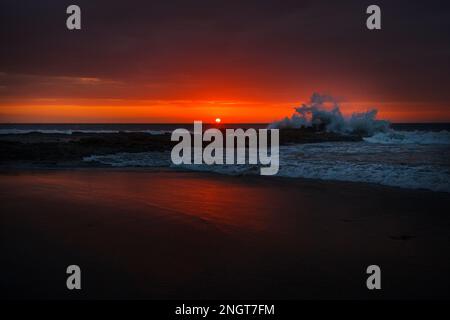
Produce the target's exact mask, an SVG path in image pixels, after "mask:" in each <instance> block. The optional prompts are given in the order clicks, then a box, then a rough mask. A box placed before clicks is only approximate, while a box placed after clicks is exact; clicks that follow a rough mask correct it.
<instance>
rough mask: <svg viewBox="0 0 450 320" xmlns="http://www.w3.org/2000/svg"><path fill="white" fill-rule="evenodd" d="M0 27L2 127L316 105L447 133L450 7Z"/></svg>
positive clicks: (91, 19)
mask: <svg viewBox="0 0 450 320" xmlns="http://www.w3.org/2000/svg"><path fill="white" fill-rule="evenodd" d="M374 3H376V4H377V5H379V6H380V8H381V12H382V29H381V30H375V31H370V30H368V29H367V28H366V19H367V17H368V15H367V14H366V12H365V11H366V8H367V6H368V5H370V4H374ZM71 4H77V5H78V6H80V8H81V26H82V29H81V30H77V31H70V30H68V29H67V28H66V19H67V16H68V15H67V14H66V8H67V6H69V5H71ZM0 23H1V24H2V28H1V31H0V43H1V49H0V122H2V123H17V122H24V123H102V122H103V123H104V122H111V123H119V122H123V123H158V122H166V123H177V122H192V121H193V120H203V121H205V122H212V121H213V120H214V119H215V118H216V117H220V118H222V120H223V122H246V123H252V122H253V123H256V122H270V121H273V120H276V119H280V118H282V117H284V116H290V115H291V114H292V113H293V108H294V107H295V106H298V105H300V104H301V103H302V102H306V101H307V100H308V99H309V97H310V96H311V94H312V93H314V92H320V93H324V94H328V95H331V96H333V97H335V98H337V99H338V100H339V101H341V104H342V111H343V112H344V114H346V115H349V114H351V113H352V112H357V111H365V110H367V109H371V108H377V109H378V110H379V118H383V119H388V120H390V121H393V122H446V121H447V122H450V102H449V101H450V90H449V88H450V72H449V71H450V59H449V58H450V41H449V39H450V3H449V2H448V1H433V0H432V1H401V0H397V1H392V0H391V1H375V2H373V1H364V0H362V1H357V0H343V1H323V0H317V1H307V0H287V1H282V0H270V1H269V0H239V1H234V0H164V1H156V0H155V1H154V0H147V1H143V0H136V1H133V0H127V1H125V0H122V1H117V0H108V1H92V0H70V1H65V0H59V1H51V0H40V1H35V0H28V1H26V0H2V1H1V3H0Z"/></svg>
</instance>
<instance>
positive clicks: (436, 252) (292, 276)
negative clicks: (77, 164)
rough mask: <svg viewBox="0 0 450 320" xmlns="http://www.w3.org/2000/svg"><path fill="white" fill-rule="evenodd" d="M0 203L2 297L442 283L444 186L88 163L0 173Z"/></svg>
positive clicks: (374, 294) (328, 295)
mask: <svg viewBox="0 0 450 320" xmlns="http://www.w3.org/2000/svg"><path fill="white" fill-rule="evenodd" d="M0 203H1V205H0V209H1V210H0V212H1V229H0V236H1V241H0V249H1V253H2V254H1V257H0V265H1V272H2V276H1V280H0V281H1V282H0V283H1V293H2V298H9V299H23V298H37V299H54V298H56V299H100V298H102V299H105V298H113V299H122V298H126V299H216V298H223V299H271V298H274V299H324V298H325V299H351V298H356V299H372V298H374V299H380V298H385V299H391V298H393V299H397V298H400V299H405V298H449V297H450V293H449V288H450V275H449V273H448V270H450V250H449V247H450V246H449V245H450V232H449V230H450V228H449V227H450V216H449V214H448V213H449V212H450V210H449V209H450V195H449V194H446V193H437V192H429V191H420V190H405V189H400V188H390V187H382V186H376V185H370V184H359V183H341V182H324V181H314V180H305V179H284V178H274V177H261V176H253V177H249V176H246V177H229V176H222V175H216V174H208V173H194V172H173V171H172V172H169V171H160V172H156V171H149V170H114V169H104V168H98V169H76V170H61V169H58V170H34V171H31V170H20V171H7V172H3V173H0ZM71 264H76V265H79V266H80V267H81V270H82V290H80V291H69V290H67V289H66V277H67V275H66V267H67V266H68V265H71ZM371 264H376V265H379V266H380V267H381V271H382V280H381V283H382V289H381V290H379V291H369V290H368V289H367V288H366V278H367V275H366V268H367V266H369V265H371Z"/></svg>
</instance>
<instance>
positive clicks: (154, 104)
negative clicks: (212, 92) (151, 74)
mask: <svg viewBox="0 0 450 320" xmlns="http://www.w3.org/2000/svg"><path fill="white" fill-rule="evenodd" d="M306 101H307V98H305V100H304V101H292V102H283V103H273V102H270V101H269V102H264V101H241V100H155V101H148V100H142V101H135V100H130V101H120V100H119V101H108V100H105V101H101V102H99V101H95V100H94V101H91V100H82V101H80V100H73V101H72V100H65V99H41V100H39V99H37V100H33V101H27V102H26V103H20V102H19V103H17V104H15V103H14V104H10V105H7V104H6V105H1V106H0V121H1V122H2V123H189V122H192V121H194V120H202V121H204V122H213V121H214V119H215V118H216V117H220V118H221V119H222V121H223V122H224V123H239V122H240V123H266V122H271V121H273V120H278V119H281V118H283V117H285V116H290V115H291V114H292V113H293V112H294V110H293V107H294V106H299V105H300V103H301V102H306ZM373 107H376V108H377V109H378V110H379V113H378V118H379V119H388V120H390V121H392V122H435V121H436V119H439V120H440V121H441V122H445V121H449V120H450V113H449V112H447V111H443V110H446V109H445V108H443V107H442V106H435V109H433V108H432V107H430V106H427V105H425V104H421V103H408V102H404V103H403V102H395V103H376V102H364V101H361V102H343V103H342V104H341V108H342V111H343V113H344V115H350V114H351V113H353V112H361V111H366V110H369V109H371V108H373Z"/></svg>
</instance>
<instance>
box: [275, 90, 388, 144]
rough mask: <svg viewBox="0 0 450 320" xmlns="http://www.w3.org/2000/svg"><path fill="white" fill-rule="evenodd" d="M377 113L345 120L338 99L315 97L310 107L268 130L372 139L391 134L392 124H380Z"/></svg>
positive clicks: (356, 115) (326, 96)
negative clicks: (311, 130)
mask: <svg viewBox="0 0 450 320" xmlns="http://www.w3.org/2000/svg"><path fill="white" fill-rule="evenodd" d="M377 112H378V111H377V110H376V109H372V110H369V111H367V112H360V113H353V114H352V115H351V117H350V118H345V117H344V116H343V115H342V113H341V109H340V106H339V103H338V101H337V100H336V99H334V98H333V97H331V96H329V95H324V94H320V93H314V94H313V95H312V96H311V98H310V100H309V102H308V103H304V104H302V105H301V106H300V107H297V108H295V113H294V114H293V115H292V116H291V117H290V118H288V117H286V118H284V119H282V120H280V121H276V122H273V123H271V124H270V125H269V129H283V128H302V127H306V128H307V127H311V128H315V129H317V130H323V131H328V132H336V133H343V134H361V135H364V136H371V135H373V134H375V133H377V132H386V131H388V130H389V125H390V123H389V121H385V120H377V119H376V116H377Z"/></svg>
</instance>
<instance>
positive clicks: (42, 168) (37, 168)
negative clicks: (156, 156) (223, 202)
mask: <svg viewBox="0 0 450 320" xmlns="http://www.w3.org/2000/svg"><path fill="white" fill-rule="evenodd" d="M58 171H73V172H76V171H93V172H96V171H98V172H101V171H106V172H108V171H109V172H143V173H160V172H164V173H173V174H176V173H186V174H189V173H190V174H192V175H196V174H197V175H201V176H205V177H211V178H213V177H217V178H219V179H220V177H229V178H236V179H247V178H248V179H252V178H254V179H261V180H262V181H264V180H266V182H267V183H270V182H271V181H273V182H279V183H281V182H283V181H285V182H286V183H295V182H297V183H300V184H302V183H305V184H307V183H311V184H330V185H349V186H350V187H351V186H354V187H355V188H357V187H358V186H360V187H364V186H366V187H368V188H380V189H385V190H387V191H389V190H393V191H399V192H402V191H404V192H419V193H421V192H425V193H438V194H444V195H448V196H450V193H449V192H446V191H436V190H430V189H426V188H406V187H399V186H390V185H385V184H379V183H372V182H359V181H346V180H331V179H315V178H305V177H285V176H276V175H275V176H261V175H257V174H234V175H232V174H224V173H219V172H215V171H200V170H189V169H184V168H173V167H157V166H152V167H150V166H147V167H145V166H142V167H132V166H128V167H115V166H112V165H107V164H101V163H98V164H95V165H93V164H92V163H91V164H86V165H80V164H79V163H75V164H73V163H68V164H64V165H59V166H55V165H53V164H52V165H43V164H40V165H36V164H30V163H24V164H23V165H17V163H15V164H13V165H10V166H8V165H5V164H1V165H0V175H9V174H11V175H16V174H21V173H33V172H36V173H39V172H41V173H45V172H58Z"/></svg>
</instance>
